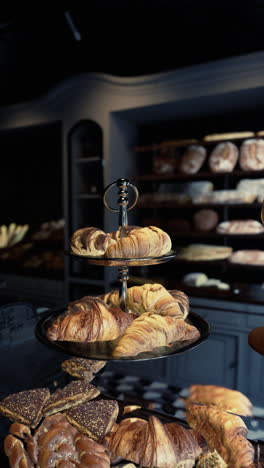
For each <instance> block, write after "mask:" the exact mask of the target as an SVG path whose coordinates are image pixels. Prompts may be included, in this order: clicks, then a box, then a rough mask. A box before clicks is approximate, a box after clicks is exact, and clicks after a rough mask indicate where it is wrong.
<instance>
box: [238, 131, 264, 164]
mask: <svg viewBox="0 0 264 468" xmlns="http://www.w3.org/2000/svg"><path fill="white" fill-rule="evenodd" d="M239 166H240V168H241V169H242V171H261V170H263V169H264V139H262V138H251V139H249V140H245V141H244V142H243V143H242V145H241V147H240V155H239Z"/></svg>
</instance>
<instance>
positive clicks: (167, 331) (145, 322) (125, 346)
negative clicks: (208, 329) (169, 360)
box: [113, 313, 199, 357]
mask: <svg viewBox="0 0 264 468" xmlns="http://www.w3.org/2000/svg"><path fill="white" fill-rule="evenodd" d="M198 337H199V331H198V330H197V328H195V327H194V326H192V325H189V324H188V323H186V322H185V321H184V320H183V319H178V318H177V317H170V316H164V317H163V316H161V315H157V314H148V313H144V314H142V315H141V316H140V317H138V318H136V319H135V320H134V321H133V322H132V323H131V325H130V326H129V327H128V328H127V329H126V330H125V332H124V333H123V335H122V336H121V337H120V338H119V339H118V343H117V345H116V347H115V349H114V351H113V356H114V357H121V356H122V357H125V356H126V357H128V356H136V355H137V354H139V353H143V352H146V351H152V350H153V349H154V348H157V347H160V346H168V345H169V344H171V343H173V342H174V341H182V340H192V339H196V338H198Z"/></svg>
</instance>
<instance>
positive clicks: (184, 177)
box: [134, 170, 264, 182]
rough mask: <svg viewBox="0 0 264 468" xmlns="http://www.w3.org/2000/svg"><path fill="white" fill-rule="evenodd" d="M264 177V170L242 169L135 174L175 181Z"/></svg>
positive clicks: (145, 178)
mask: <svg viewBox="0 0 264 468" xmlns="http://www.w3.org/2000/svg"><path fill="white" fill-rule="evenodd" d="M252 176H257V177H264V171H240V170H235V171H232V172H210V171H202V172H197V174H180V173H178V174H177V173H176V174H164V175H160V174H153V173H151V174H144V175H141V176H135V177H134V180H136V181H139V182H159V181H160V182H174V181H176V180H195V179H208V178H209V179H217V178H220V177H245V178H248V177H252Z"/></svg>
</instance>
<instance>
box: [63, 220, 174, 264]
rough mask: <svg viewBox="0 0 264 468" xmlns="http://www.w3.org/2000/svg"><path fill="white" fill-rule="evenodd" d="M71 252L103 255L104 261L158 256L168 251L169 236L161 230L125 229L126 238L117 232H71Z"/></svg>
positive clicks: (169, 244)
mask: <svg viewBox="0 0 264 468" xmlns="http://www.w3.org/2000/svg"><path fill="white" fill-rule="evenodd" d="M71 250H72V251H73V252H74V253H75V254H77V255H87V256H100V255H101V256H104V257H106V258H145V257H152V256H154V257H159V256H161V255H165V254H167V253H168V252H169V251H170V250H171V239H170V236H169V235H168V234H167V233H166V232H165V231H163V230H162V229H160V228H158V227H155V226H149V227H144V228H141V227H136V226H128V227H127V228H126V235H125V236H124V237H122V236H121V233H120V231H115V232H112V233H105V232H104V231H102V230H101V229H97V228H94V227H88V228H83V229H79V230H78V231H76V232H74V234H73V235H72V238H71Z"/></svg>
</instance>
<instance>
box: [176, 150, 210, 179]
mask: <svg viewBox="0 0 264 468" xmlns="http://www.w3.org/2000/svg"><path fill="white" fill-rule="evenodd" d="M205 159H206V149H205V148H204V146H201V145H190V146H188V147H187V148H186V150H185V151H184V153H183V155H182V159H181V163H180V168H179V170H180V172H182V173H183V174H196V173H197V172H198V171H199V170H200V169H201V167H202V165H203V163H204V162H205Z"/></svg>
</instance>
